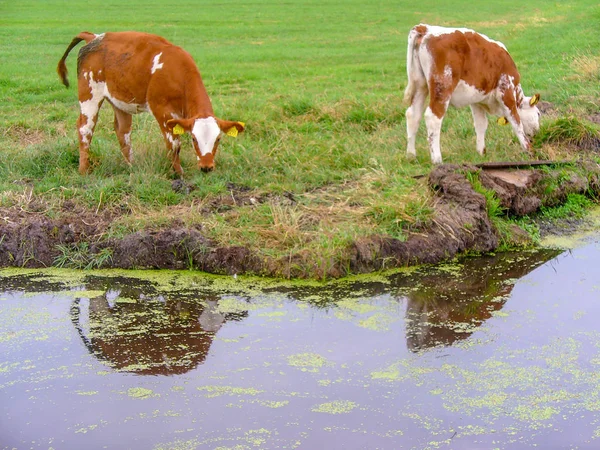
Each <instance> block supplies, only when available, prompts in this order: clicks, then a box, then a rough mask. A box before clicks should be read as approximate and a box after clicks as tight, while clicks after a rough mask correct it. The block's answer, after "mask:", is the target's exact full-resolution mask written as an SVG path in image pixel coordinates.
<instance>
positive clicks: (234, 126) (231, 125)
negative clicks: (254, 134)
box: [217, 119, 246, 137]
mask: <svg viewBox="0 0 600 450" xmlns="http://www.w3.org/2000/svg"><path fill="white" fill-rule="evenodd" d="M217 124H218V125H219V128H220V129H221V131H222V132H223V133H225V134H226V135H228V136H233V137H237V135H238V133H241V132H242V131H244V130H245V129H246V124H245V123H244V122H234V121H231V120H221V119H217Z"/></svg>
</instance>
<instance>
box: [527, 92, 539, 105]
mask: <svg viewBox="0 0 600 450" xmlns="http://www.w3.org/2000/svg"><path fill="white" fill-rule="evenodd" d="M539 101H540V94H535V95H534V96H533V97H531V98H530V99H529V106H535V105H537V104H538V102H539Z"/></svg>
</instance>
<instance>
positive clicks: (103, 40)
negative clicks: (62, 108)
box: [77, 31, 197, 105]
mask: <svg viewBox="0 0 600 450" xmlns="http://www.w3.org/2000/svg"><path fill="white" fill-rule="evenodd" d="M77 71H78V75H79V76H80V78H81V75H83V77H84V79H85V80H87V82H89V79H90V75H89V74H90V73H92V74H93V79H94V82H104V83H106V87H107V89H108V91H109V93H110V95H111V96H113V97H115V98H116V99H118V100H119V101H122V102H126V103H132V104H138V105H144V104H147V102H148V99H147V97H148V90H149V88H150V86H151V85H155V86H161V85H163V86H164V87H165V88H166V89H169V88H170V86H169V85H172V86H178V85H179V86H183V85H184V84H185V77H186V75H187V76H188V77H189V76H190V74H191V75H194V72H197V68H196V66H195V64H194V62H193V60H192V58H191V56H190V55H189V54H188V53H187V52H186V51H185V50H183V49H181V48H180V47H177V46H175V45H173V44H171V43H170V42H169V41H167V40H166V39H164V38H162V37H160V36H155V35H152V34H147V33H140V32H133V31H127V32H114V33H105V34H103V35H99V36H98V37H97V38H96V39H95V40H93V41H92V42H90V43H89V44H87V45H85V46H84V47H82V49H81V50H80V53H79V58H78V64H77ZM86 74H88V75H87V76H86Z"/></svg>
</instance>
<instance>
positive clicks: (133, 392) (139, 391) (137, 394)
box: [127, 387, 155, 399]
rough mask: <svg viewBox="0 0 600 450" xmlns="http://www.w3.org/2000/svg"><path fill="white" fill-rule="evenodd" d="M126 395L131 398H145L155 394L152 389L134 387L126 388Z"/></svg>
mask: <svg viewBox="0 0 600 450" xmlns="http://www.w3.org/2000/svg"><path fill="white" fill-rule="evenodd" d="M127 395H128V396H130V397H131V398H137V399H146V398H150V397H153V396H154V395H155V394H154V391H152V389H146V388H142V387H136V388H129V389H128V390H127Z"/></svg>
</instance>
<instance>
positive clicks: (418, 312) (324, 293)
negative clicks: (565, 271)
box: [286, 249, 561, 352]
mask: <svg viewBox="0 0 600 450" xmlns="http://www.w3.org/2000/svg"><path fill="white" fill-rule="evenodd" d="M560 253H561V250H550V249H546V250H540V251H531V252H519V253H502V254H499V255H489V256H483V257H476V258H465V259H463V260H462V261H461V262H460V263H456V264H441V265H437V266H433V267H423V268H420V269H418V270H416V271H415V272H413V273H410V274H405V273H399V274H397V275H394V276H392V277H390V278H389V282H370V283H368V284H361V283H351V284H349V285H345V286H333V287H331V288H321V289H310V288H300V289H289V290H287V291H286V292H287V293H288V295H289V296H290V297H292V298H295V299H297V300H308V301H313V299H315V298H318V299H321V300H320V303H319V304H318V305H317V306H320V307H330V308H333V309H335V308H336V307H337V306H336V303H337V302H338V301H339V300H343V299H348V298H362V299H365V300H366V301H369V299H371V298H374V297H377V296H380V295H385V294H391V295H392V296H393V297H394V298H395V299H396V300H397V301H398V302H399V303H401V304H406V311H405V318H404V319H405V323H406V331H405V335H406V345H407V348H408V349H409V350H410V351H412V352H418V351H421V350H425V349H428V348H432V347H437V346H448V345H452V344H453V343H455V342H457V341H460V340H463V339H466V338H468V337H469V336H471V334H472V333H473V332H474V331H475V330H476V329H477V328H478V327H480V326H481V325H482V324H483V323H484V322H485V321H486V320H488V319H489V318H491V317H492V316H493V315H494V314H498V312H499V311H500V310H501V309H502V307H503V306H504V304H505V302H506V300H507V298H508V296H509V294H510V293H511V291H512V289H513V287H514V285H515V282H516V281H517V280H518V279H519V278H522V277H524V276H525V275H527V274H528V273H529V272H531V271H532V270H534V269H536V268H537V267H539V266H541V265H542V264H544V263H545V262H547V261H549V260H551V259H552V258H554V257H556V256H557V255H558V254H560ZM323 298H326V299H327V300H326V301H325V302H323V301H322V299H323Z"/></svg>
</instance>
